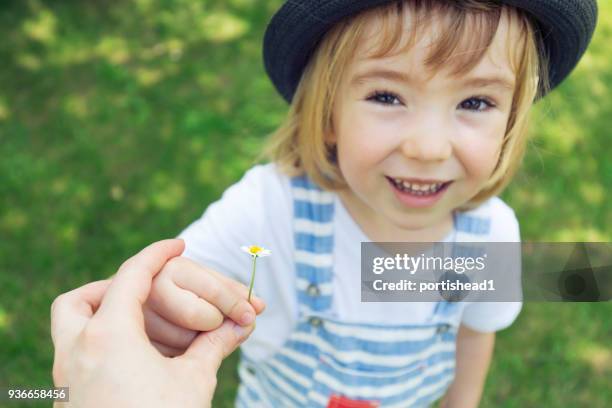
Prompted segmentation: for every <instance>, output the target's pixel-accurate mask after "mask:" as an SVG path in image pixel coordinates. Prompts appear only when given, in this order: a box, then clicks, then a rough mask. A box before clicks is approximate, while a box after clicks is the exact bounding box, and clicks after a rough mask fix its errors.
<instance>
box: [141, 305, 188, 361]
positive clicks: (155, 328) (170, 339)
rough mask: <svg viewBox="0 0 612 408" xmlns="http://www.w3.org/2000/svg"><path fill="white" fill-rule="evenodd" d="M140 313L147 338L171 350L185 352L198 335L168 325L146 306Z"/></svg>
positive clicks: (182, 328) (168, 323)
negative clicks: (142, 316)
mask: <svg viewBox="0 0 612 408" xmlns="http://www.w3.org/2000/svg"><path fill="white" fill-rule="evenodd" d="M142 312H143V314H144V319H145V330H146V332H147V336H149V339H150V340H152V341H155V342H156V343H160V344H163V345H165V346H168V347H170V348H173V349H180V350H185V349H187V347H189V345H190V344H191V342H192V341H193V339H194V338H195V337H196V336H197V334H198V333H199V332H197V331H195V330H189V329H185V328H184V327H179V326H176V325H174V324H172V323H170V322H169V321H167V320H166V319H164V318H163V317H161V316H160V315H159V314H157V313H156V312H155V311H154V310H153V309H151V308H150V307H149V306H148V305H145V306H144V307H143V309H142ZM160 351H161V350H160Z"/></svg>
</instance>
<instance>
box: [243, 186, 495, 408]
mask: <svg viewBox="0 0 612 408" xmlns="http://www.w3.org/2000/svg"><path fill="white" fill-rule="evenodd" d="M291 186H292V191H293V209H294V237H295V265H296V272H297V277H296V278H297V298H298V308H299V319H298V322H297V325H296V326H295V328H294V330H293V332H292V333H291V335H290V336H289V338H288V339H287V341H286V342H285V344H284V345H283V346H282V347H281V349H280V350H278V351H277V352H276V353H275V354H274V355H273V356H272V357H270V358H269V359H266V360H265V361H262V362H253V361H251V360H250V359H249V358H248V357H247V356H246V355H245V354H244V353H243V354H242V358H241V362H240V365H239V368H238V372H239V375H240V379H241V384H240V387H239V389H238V396H237V399H236V406H237V407H241V408H254V407H274V408H276V407H326V406H327V404H328V402H329V399H330V397H331V396H332V395H341V396H346V397H348V398H351V399H360V400H369V401H376V402H378V403H379V404H380V405H379V406H381V407H422V406H429V405H430V404H431V403H433V402H434V401H436V400H437V399H438V398H440V397H441V396H442V395H443V394H444V392H445V391H446V389H447V388H448V386H449V384H450V383H451V382H452V381H453V378H454V369H455V341H456V334H457V330H458V323H459V321H460V316H459V314H460V313H461V308H460V307H459V305H458V304H457V303H449V302H439V303H437V304H436V307H435V309H434V313H433V315H432V316H430V318H429V319H428V321H427V322H426V323H424V324H418V325H391V324H370V323H347V322H343V321H339V320H336V319H335V318H334V317H333V315H332V313H331V306H332V281H333V279H332V278H333V259H332V253H333V247H334V240H333V237H334V235H333V216H334V194H333V193H330V192H326V191H323V190H321V189H320V188H319V187H318V186H316V185H315V184H313V183H312V182H311V181H310V180H309V179H308V178H307V177H306V176H301V177H295V178H292V179H291ZM488 221H489V220H488V219H483V218H475V217H467V216H462V215H461V214H460V213H457V214H456V215H455V231H454V236H455V239H454V241H456V240H459V241H461V240H463V241H464V242H469V241H480V240H483V238H484V237H485V236H486V235H487V234H488V230H489V222H488ZM355 279H359V278H358V277H357V276H356V277H355ZM270 335H273V333H270Z"/></svg>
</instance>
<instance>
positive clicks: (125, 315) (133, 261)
mask: <svg viewBox="0 0 612 408" xmlns="http://www.w3.org/2000/svg"><path fill="white" fill-rule="evenodd" d="M184 249H185V242H184V241H183V240H180V239H168V240H164V241H159V242H155V243H153V244H151V245H149V246H148V247H146V248H144V249H143V250H142V251H140V252H139V253H138V254H136V255H135V256H133V257H131V258H130V259H128V260H127V261H125V262H124V263H123V264H122V265H121V267H120V268H119V270H118V271H117V274H116V275H115V277H114V278H113V281H112V283H111V285H110V287H109V288H108V291H107V293H106V295H105V296H104V299H103V300H102V304H101V305H100V311H99V313H98V315H99V316H100V318H106V319H109V320H112V322H113V325H115V326H117V325H123V326H124V327H125V328H128V327H129V328H130V330H134V329H135V328H136V329H143V328H144V322H143V316H142V305H143V304H144V302H145V301H146V299H147V297H148V296H149V292H150V291H151V281H152V280H153V277H154V276H155V275H157V273H159V271H160V270H161V269H162V268H163V266H164V265H165V264H166V262H168V260H170V259H172V258H174V257H176V256H179V255H180V254H181V253H182V252H183V250H184Z"/></svg>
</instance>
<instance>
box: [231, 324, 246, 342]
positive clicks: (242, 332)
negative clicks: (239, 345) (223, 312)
mask: <svg viewBox="0 0 612 408" xmlns="http://www.w3.org/2000/svg"><path fill="white" fill-rule="evenodd" d="M234 333H236V337H238V339H239V340H242V339H243V338H244V337H245V336H246V334H247V329H246V327H242V326H240V325H239V324H235V325H234Z"/></svg>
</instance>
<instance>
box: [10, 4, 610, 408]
mask: <svg viewBox="0 0 612 408" xmlns="http://www.w3.org/2000/svg"><path fill="white" fill-rule="evenodd" d="M280 3H281V2H280V1H279V0H274V1H257V0H223V1H221V0H133V1H127V0H121V1H93V0H89V1H76V0H61V1H47V2H44V1H40V0H39V1H34V0H26V1H16V0H15V1H5V2H2V3H1V4H0V37H1V38H2V40H1V41H0V61H1V64H2V65H1V68H0V389H3V387H8V386H12V387H19V386H30V387H34V386H49V385H50V381H51V380H50V371H51V365H52V359H53V355H52V345H51V341H50V336H49V307H50V304H51V302H52V300H53V299H54V298H55V297H56V296H57V295H58V294H59V293H61V292H65V291H67V290H69V289H72V288H74V287H77V286H80V285H82V284H84V283H85V282H89V281H92V280H97V279H101V278H104V277H107V276H108V275H110V274H111V273H113V272H114V271H115V270H116V268H117V267H118V265H120V263H121V261H122V260H124V259H126V258H127V257H129V256H131V255H132V254H133V253H135V252H136V251H138V250H139V249H140V248H142V247H144V246H145V245H147V244H149V243H150V242H152V241H155V240H158V239H161V238H166V237H172V236H175V235H176V234H177V233H178V232H179V231H180V230H181V229H182V228H183V227H185V226H186V225H188V224H189V223H190V222H191V221H192V220H194V219H195V218H197V217H199V216H200V215H201V213H202V212H203V211H204V209H205V208H206V206H207V205H208V204H209V203H210V202H212V201H213V200H215V199H217V198H218V197H219V196H220V194H221V193H222V192H223V190H224V189H225V188H226V187H227V186H229V185H230V184H231V183H233V182H235V181H236V180H238V179H239V178H240V176H241V175H242V173H243V172H244V171H245V170H246V169H247V168H249V167H250V166H251V164H252V162H253V159H254V157H255V156H256V154H257V153H258V151H259V148H260V146H261V145H262V143H263V141H264V138H265V136H266V135H267V134H268V133H269V132H271V131H272V130H273V129H274V128H275V126H276V125H277V124H278V123H279V122H280V121H281V120H282V118H283V115H284V114H285V112H286V105H285V103H284V102H283V101H282V99H281V98H280V97H279V96H278V95H277V94H276V93H275V91H274V89H273V87H272V85H271V84H270V82H269V80H268V79H267V77H266V76H265V74H264V70H263V67H262V63H261V39H262V37H263V32H264V29H265V24H266V22H267V20H268V19H269V17H270V16H271V15H272V13H273V12H274V10H275V9H276V8H277V7H278V6H279V4H280ZM599 3H600V23H599V26H598V29H597V31H596V35H595V38H594V41H593V44H592V46H591V48H590V49H589V51H588V52H587V54H586V56H585V58H584V59H583V60H582V62H581V63H580V65H579V67H578V68H577V69H576V71H575V72H574V73H573V74H572V76H571V77H570V79H569V80H567V81H566V82H565V83H564V84H563V85H562V86H561V87H560V88H559V89H558V90H557V91H555V92H554V93H553V94H551V95H550V96H549V97H548V98H547V99H546V100H545V101H544V102H542V103H540V104H538V106H537V107H536V112H535V120H534V125H533V135H534V138H533V141H532V143H531V144H530V147H529V152H528V155H527V158H526V161H525V165H524V167H523V170H522V171H521V173H520V174H519V175H518V176H517V178H516V179H515V181H514V182H513V184H512V185H511V187H510V188H509V189H508V190H507V191H506V192H505V193H504V194H503V199H504V200H506V202H508V203H509V204H510V205H511V206H512V207H513V208H514V209H515V211H516V213H517V216H518V218H519V220H520V223H521V232H522V238H523V240H542V241H547V240H548V241H578V240H585V241H612V239H611V238H612V204H611V201H610V195H609V190H610V187H611V186H612V161H611V160H610V159H611V158H612V147H611V143H610V142H611V141H612V138H611V135H610V133H611V130H610V128H611V127H612V102H611V99H610V95H611V93H612V67H611V63H612V47H611V46H610V44H611V42H612V2H610V1H608V0H605V1H600V2H599ZM245 205H248V203H245ZM611 312H612V304H532V303H529V304H526V305H525V307H524V310H523V312H522V314H521V315H520V317H519V319H518V320H517V322H516V323H515V324H514V325H513V326H512V328H510V329H508V330H506V331H503V332H501V333H500V334H499V335H498V343H497V348H496V355H495V359H494V362H493V365H492V368H491V372H490V375H489V378H488V382H487V388H486V391H485V396H484V400H483V406H485V407H498V406H504V407H609V406H612V390H611V387H610V378H612V351H611V348H610V344H612V319H610V316H611V314H612V313H611ZM235 362H236V354H234V355H233V356H232V358H231V359H229V360H228V361H226V363H224V365H223V367H222V370H221V373H220V385H219V388H218V392H217V395H216V398H215V403H214V406H215V407H217V406H218V407H225V406H231V402H232V400H233V396H234V394H235V390H236V385H237V377H236V372H235ZM2 404H6V403H3V402H0V406H2ZM47 405H48V404H40V406H47ZM10 406H11V407H13V406H15V407H16V406H20V405H18V404H12V405H10ZM24 406H25V405H24Z"/></svg>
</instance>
